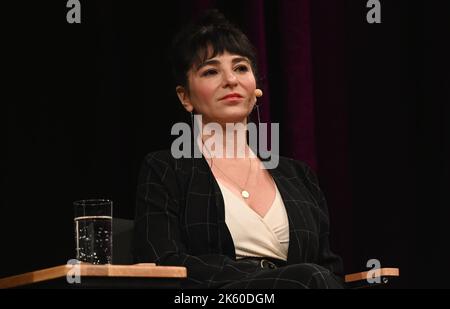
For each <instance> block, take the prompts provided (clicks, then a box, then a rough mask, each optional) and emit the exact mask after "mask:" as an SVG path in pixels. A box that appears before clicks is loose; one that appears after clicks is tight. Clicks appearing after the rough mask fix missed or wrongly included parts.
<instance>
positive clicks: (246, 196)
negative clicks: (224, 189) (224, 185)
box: [211, 157, 252, 200]
mask: <svg viewBox="0 0 450 309" xmlns="http://www.w3.org/2000/svg"><path fill="white" fill-rule="evenodd" d="M248 160H249V163H250V167H249V169H248V173H247V179H246V180H245V183H244V187H241V186H240V185H238V184H237V183H236V182H235V181H234V180H233V179H231V178H230V177H228V176H227V174H225V173H224V172H223V171H222V170H221V169H220V168H219V167H218V166H217V165H215V167H216V168H217V169H218V170H219V171H220V172H221V173H222V175H224V176H225V177H226V178H227V179H228V180H230V181H231V182H232V183H234V184H235V185H236V186H237V187H238V188H239V190H240V191H241V196H242V197H243V198H244V199H246V200H247V199H248V198H250V193H249V192H248V191H247V190H245V187H246V186H247V182H248V179H249V177H250V172H251V171H252V159H251V158H248ZM212 167H213V159H212V157H211V168H212Z"/></svg>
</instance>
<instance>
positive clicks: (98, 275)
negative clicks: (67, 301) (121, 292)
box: [0, 263, 187, 289]
mask: <svg viewBox="0 0 450 309" xmlns="http://www.w3.org/2000/svg"><path fill="white" fill-rule="evenodd" d="M186 276H187V271H186V268H185V267H177V266H156V265H155V264H153V263H143V264H134V265H92V264H85V263H82V264H74V265H70V264H69V265H60V266H55V267H51V268H46V269H41V270H37V271H32V272H28V273H24V274H20V275H15V276H11V277H6V278H2V279H0V288H3V289H4V288H14V287H27V288H28V287H36V288H177V287H179V284H180V282H181V281H182V280H183V279H184V278H186Z"/></svg>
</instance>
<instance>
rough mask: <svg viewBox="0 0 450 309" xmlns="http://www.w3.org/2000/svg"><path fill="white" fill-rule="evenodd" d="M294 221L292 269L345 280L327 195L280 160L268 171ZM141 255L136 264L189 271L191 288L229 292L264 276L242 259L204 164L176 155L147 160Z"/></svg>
mask: <svg viewBox="0 0 450 309" xmlns="http://www.w3.org/2000/svg"><path fill="white" fill-rule="evenodd" d="M268 171H269V172H270V174H271V175H272V177H273V179H274V180H275V183H276V184H277V186H278V190H279V191H280V194H281V197H282V199H283V202H284V205H285V207H286V212H287V215H288V218H289V250H288V258H287V263H288V265H289V264H299V263H313V264H317V265H319V266H322V267H323V269H326V270H327V271H328V270H329V271H330V273H333V274H337V275H339V276H340V275H342V263H341V260H340V258H339V257H338V256H336V255H335V254H333V253H332V252H331V251H330V246H329V241H328V233H329V217H328V211H327V206H326V201H325V198H324V195H323V194H322V192H321V190H320V188H319V186H318V182H317V179H316V177H315V175H314V173H313V172H312V171H311V170H310V168H309V167H308V166H307V165H306V164H305V163H302V162H299V161H295V160H292V159H289V158H285V157H280V160H279V164H278V167H277V168H275V169H272V170H268ZM134 257H135V262H136V263H142V262H156V263H157V264H159V265H180V266H186V268H187V270H188V280H187V281H186V282H185V283H184V284H185V287H213V288H217V287H222V286H224V285H226V284H230V283H233V282H236V281H239V280H243V279H245V278H247V277H248V276H249V275H251V274H252V273H254V272H255V271H257V270H256V269H255V266H254V264H249V263H246V262H243V261H236V256H235V248H234V244H233V240H232V238H231V234H230V232H229V230H228V228H227V225H226V224H225V210H224V201H223V197H222V193H221V190H220V188H219V186H218V184H217V182H216V180H215V178H214V175H213V174H212V172H211V170H210V168H209V165H208V163H207V162H206V160H205V159H204V158H194V159H187V158H181V159H175V158H173V157H172V155H171V153H170V151H169V150H165V151H158V152H153V153H150V154H149V155H147V157H146V158H145V160H144V162H143V165H142V168H141V172H140V176H139V183H138V188H137V201H136V217H135V237H134Z"/></svg>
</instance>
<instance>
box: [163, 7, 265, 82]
mask: <svg viewBox="0 0 450 309" xmlns="http://www.w3.org/2000/svg"><path fill="white" fill-rule="evenodd" d="M224 52H229V53H231V54H236V55H240V56H244V57H247V58H248V59H249V60H250V65H251V67H252V71H253V74H254V75H255V79H256V81H258V70H257V66H256V51H255V48H254V47H253V45H252V44H251V43H250V41H249V39H248V38H247V36H246V35H245V34H244V33H243V32H242V31H241V30H240V29H238V28H237V27H236V26H234V25H233V24H231V23H230V22H229V21H228V20H227V19H226V18H225V17H224V15H223V14H222V13H220V12H219V11H218V10H208V11H206V12H205V13H204V14H203V15H202V16H201V17H200V18H199V19H198V21H197V22H194V23H191V24H189V25H188V26H187V27H185V28H183V29H182V30H181V31H180V32H179V33H178V34H177V35H176V37H175V39H174V41H173V43H172V55H171V58H172V65H173V68H172V69H173V75H174V80H175V83H176V85H177V86H178V85H179V86H183V87H185V88H187V86H188V71H189V70H190V69H191V67H192V66H199V65H200V64H202V63H203V62H205V61H206V60H208V59H210V58H213V57H215V56H216V55H221V54H223V53H224Z"/></svg>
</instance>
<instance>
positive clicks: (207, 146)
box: [196, 116, 253, 160]
mask: <svg viewBox="0 0 450 309" xmlns="http://www.w3.org/2000/svg"><path fill="white" fill-rule="evenodd" d="M196 117H197V116H196ZM197 123H199V122H197ZM199 133H201V134H199V135H198V140H197V143H198V144H199V148H200V149H202V152H203V154H204V155H205V157H207V158H214V159H227V160H229V159H236V160H242V159H247V158H249V157H250V156H252V155H253V153H252V152H251V150H250V148H249V147H248V145H247V121H246V119H244V120H243V121H242V122H236V123H227V124H224V123H222V124H221V123H213V122H208V123H205V122H201V126H200V130H199Z"/></svg>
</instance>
